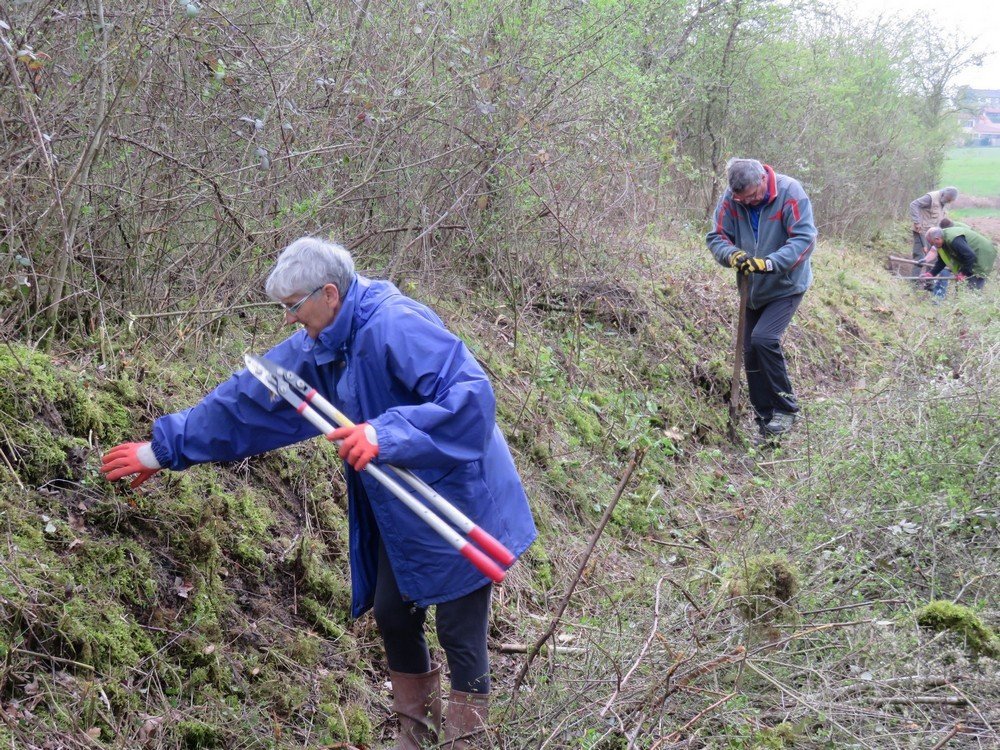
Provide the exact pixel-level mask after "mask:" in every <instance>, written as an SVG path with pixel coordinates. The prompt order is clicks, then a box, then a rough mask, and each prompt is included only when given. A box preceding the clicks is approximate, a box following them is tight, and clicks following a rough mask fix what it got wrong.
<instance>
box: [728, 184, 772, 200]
mask: <svg viewBox="0 0 1000 750" xmlns="http://www.w3.org/2000/svg"><path fill="white" fill-rule="evenodd" d="M765 195H767V185H766V183H765V182H764V180H763V179H762V180H761V181H760V182H759V183H758V184H757V185H756V186H755V187H752V188H747V189H746V190H744V191H743V192H742V194H740V193H733V200H734V201H736V202H737V203H739V204H740V205H742V206H746V205H751V206H752V205H755V204H757V203H760V202H761V201H762V200H764V196H765Z"/></svg>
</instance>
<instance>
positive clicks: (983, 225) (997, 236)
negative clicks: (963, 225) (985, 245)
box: [968, 216, 1000, 244]
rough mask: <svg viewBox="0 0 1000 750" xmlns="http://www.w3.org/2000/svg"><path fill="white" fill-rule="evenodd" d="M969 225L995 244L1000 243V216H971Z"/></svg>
mask: <svg viewBox="0 0 1000 750" xmlns="http://www.w3.org/2000/svg"><path fill="white" fill-rule="evenodd" d="M968 223H969V226H970V227H972V228H973V229H975V230H976V231H977V232H979V233H980V234H984V235H986V236H987V237H989V238H990V239H991V240H993V244H998V243H1000V216H971V217H969V220H968Z"/></svg>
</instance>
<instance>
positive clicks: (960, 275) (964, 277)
mask: <svg viewBox="0 0 1000 750" xmlns="http://www.w3.org/2000/svg"><path fill="white" fill-rule="evenodd" d="M955 278H956V279H958V280H959V281H965V280H966V279H967V278H968V276H966V275H965V274H964V273H962V272H961V271H959V272H958V273H956V274H955Z"/></svg>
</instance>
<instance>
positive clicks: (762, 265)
mask: <svg viewBox="0 0 1000 750" xmlns="http://www.w3.org/2000/svg"><path fill="white" fill-rule="evenodd" d="M736 269H737V270H738V271H742V272H743V274H744V275H749V274H751V273H774V263H772V262H771V259H770V258H751V257H750V256H747V257H745V258H743V259H742V260H741V261H740V264H739V265H738V266H737V267H736Z"/></svg>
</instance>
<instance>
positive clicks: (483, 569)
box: [459, 543, 506, 583]
mask: <svg viewBox="0 0 1000 750" xmlns="http://www.w3.org/2000/svg"><path fill="white" fill-rule="evenodd" d="M459 552H461V553H462V556H463V557H465V559H466V560H468V561H469V562H470V563H472V564H473V565H475V566H476V569H477V570H478V571H479V572H480V573H482V574H483V575H484V576H486V577H487V578H489V579H490V580H491V581H494V582H495V583H500V582H501V581H502V580H503V577H504V576H505V575H506V573H504V571H503V570H502V569H501V568H500V566H499V565H497V564H496V563H495V562H493V561H492V560H491V559H490V558H488V557H487V556H486V555H484V554H483V553H482V551H481V550H479V549H476V548H475V547H473V546H472V545H471V544H469V543H466V544H465V546H464V547H462V549H460V550H459Z"/></svg>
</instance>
